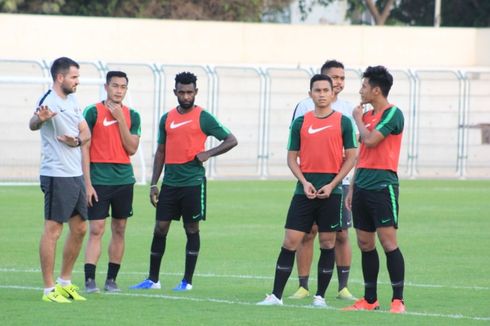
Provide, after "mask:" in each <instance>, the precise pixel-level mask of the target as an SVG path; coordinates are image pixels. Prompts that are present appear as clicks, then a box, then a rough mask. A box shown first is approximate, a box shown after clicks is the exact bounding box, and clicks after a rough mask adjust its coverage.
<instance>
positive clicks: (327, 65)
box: [320, 60, 344, 73]
mask: <svg viewBox="0 0 490 326" xmlns="http://www.w3.org/2000/svg"><path fill="white" fill-rule="evenodd" d="M330 68H341V69H344V64H343V63H342V62H340V61H337V60H327V61H325V63H324V64H323V66H322V67H321V68H320V73H323V72H324V71H325V70H328V69H330Z"/></svg>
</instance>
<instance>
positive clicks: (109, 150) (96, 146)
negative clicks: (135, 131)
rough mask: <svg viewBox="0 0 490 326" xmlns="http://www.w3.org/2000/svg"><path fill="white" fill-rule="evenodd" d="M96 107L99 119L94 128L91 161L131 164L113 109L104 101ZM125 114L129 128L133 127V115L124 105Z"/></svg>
mask: <svg viewBox="0 0 490 326" xmlns="http://www.w3.org/2000/svg"><path fill="white" fill-rule="evenodd" d="M95 108H96V109H97V121H96V122H95V125H94V127H93V128H92V142H91V145H90V162H92V163H122V164H129V163H130V162H131V160H130V159H129V155H128V153H126V150H125V149H124V146H123V144H122V140H121V134H120V133H119V126H118V123H117V121H116V120H114V118H113V117H112V114H111V111H109V109H107V108H106V107H105V106H104V104H102V103H97V104H96V105H95ZM123 114H124V118H125V120H126V124H127V125H128V128H131V115H130V114H129V109H128V108H127V107H125V106H123Z"/></svg>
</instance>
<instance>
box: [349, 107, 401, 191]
mask: <svg viewBox="0 0 490 326" xmlns="http://www.w3.org/2000/svg"><path fill="white" fill-rule="evenodd" d="M403 127H404V117H403V113H402V111H401V110H400V109H398V108H396V107H394V108H393V109H391V110H385V111H384V112H383V114H382V115H381V118H380V122H379V123H378V124H377V125H376V130H378V131H379V132H380V133H381V134H382V135H383V136H384V137H388V136H389V135H400V134H401V133H402V132H403ZM385 139H386V138H385ZM385 139H384V140H382V141H385ZM354 180H355V181H354V182H355V185H356V187H359V188H362V189H366V190H381V189H383V188H386V187H388V186H390V185H392V186H398V185H399V181H398V175H397V173H396V172H394V171H391V170H384V169H369V168H358V169H357V170H356V175H355V179H354Z"/></svg>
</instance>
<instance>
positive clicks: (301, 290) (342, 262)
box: [289, 60, 357, 300]
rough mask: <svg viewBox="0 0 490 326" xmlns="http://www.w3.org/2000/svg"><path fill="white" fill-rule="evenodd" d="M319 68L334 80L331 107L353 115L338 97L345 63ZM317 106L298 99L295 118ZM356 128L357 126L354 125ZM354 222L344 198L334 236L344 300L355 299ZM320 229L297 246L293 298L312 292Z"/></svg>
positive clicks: (344, 188)
mask: <svg viewBox="0 0 490 326" xmlns="http://www.w3.org/2000/svg"><path fill="white" fill-rule="evenodd" d="M320 71H321V74H322V75H327V76H329V77H330V78H331V79H332V81H333V92H334V99H333V102H332V104H331V106H332V109H333V110H335V111H338V112H340V113H342V114H343V115H345V116H347V117H349V118H351V119H352V109H353V108H354V106H353V105H352V104H351V103H349V102H347V101H344V100H342V99H340V98H339V97H338V96H339V94H340V92H342V90H343V89H344V85H345V71H344V65H343V64H342V63H341V62H339V61H336V60H328V61H326V62H325V63H324V64H323V66H322V67H321V69H320ZM314 108H315V104H314V103H313V100H312V99H311V97H308V98H306V99H304V100H303V101H301V102H299V103H298V104H297V105H296V108H295V109H294V114H293V121H294V119H296V118H298V117H300V116H302V115H304V114H305V113H307V112H309V111H311V110H313V109H314ZM354 129H355V130H356V128H355V125H354ZM356 131H357V130H356ZM351 175H352V173H349V174H348V175H347V176H345V178H344V179H343V180H342V195H343V196H344V197H345V196H346V195H347V191H348V189H349V179H350V176H351ZM351 226H352V219H351V214H350V211H349V210H348V209H347V208H346V207H345V204H344V201H342V226H341V228H340V230H339V232H338V233H337V236H336V238H335V263H336V265H337V277H338V280H339V285H338V294H337V299H343V300H355V298H354V296H353V295H352V294H351V292H350V291H349V289H348V287H347V282H348V279H349V272H350V265H351V261H352V248H351V245H350V242H349V228H350V227H351ZM317 233H318V227H317V226H316V224H314V225H313V227H312V228H311V231H310V232H308V233H306V234H305V236H304V238H303V241H302V242H301V244H300V245H299V247H298V249H297V252H296V262H297V264H298V278H299V287H298V290H296V292H295V293H294V294H293V295H292V296H290V297H289V298H291V299H303V298H305V297H307V296H309V294H310V292H309V288H308V279H309V274H310V269H311V263H312V261H313V245H314V240H315V237H316V234H317Z"/></svg>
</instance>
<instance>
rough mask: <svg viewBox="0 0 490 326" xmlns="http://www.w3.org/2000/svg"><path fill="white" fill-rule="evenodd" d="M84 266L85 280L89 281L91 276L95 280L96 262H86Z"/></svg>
mask: <svg viewBox="0 0 490 326" xmlns="http://www.w3.org/2000/svg"><path fill="white" fill-rule="evenodd" d="M83 267H84V270H85V282H87V281H88V279H89V278H90V279H92V280H95V268H96V266H95V265H94V264H85V265H84V266H83Z"/></svg>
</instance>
